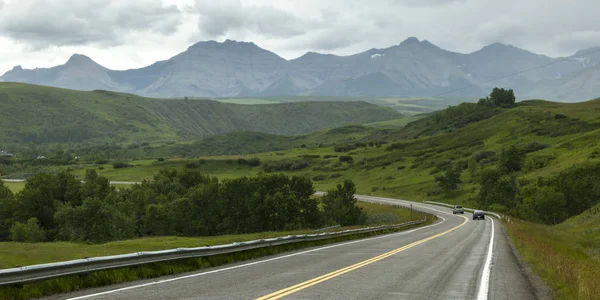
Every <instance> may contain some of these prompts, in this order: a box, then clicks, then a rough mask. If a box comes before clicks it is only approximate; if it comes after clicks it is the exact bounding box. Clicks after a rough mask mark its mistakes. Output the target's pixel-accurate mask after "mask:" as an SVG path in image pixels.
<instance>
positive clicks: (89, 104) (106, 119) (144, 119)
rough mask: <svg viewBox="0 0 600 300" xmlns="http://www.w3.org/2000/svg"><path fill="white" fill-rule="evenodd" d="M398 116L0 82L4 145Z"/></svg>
mask: <svg viewBox="0 0 600 300" xmlns="http://www.w3.org/2000/svg"><path fill="white" fill-rule="evenodd" d="M400 117H401V115H400V114H399V113H398V112H396V111H394V110H393V109H391V108H384V107H380V106H377V105H374V104H369V103H366V102H362V101H352V102H301V103H279V104H264V105H239V104H229V103H221V102H217V101H207V100H161V99H151V98H143V97H139V96H135V95H132V94H120V93H116V92H108V91H102V90H96V91H91V92H84V91H72V90H65V89H58V88H50V87H43V86H34V85H28V84H17V83H0V139H1V140H2V141H4V142H8V143H10V142H13V143H23V142H34V143H47V142H60V143H69V142H75V143H76V142H117V143H122V142H148V141H156V140H163V141H165V140H172V141H175V140H189V139H198V138H202V137H207V136H211V135H216V134H223V133H228V132H236V131H255V132H262V133H269V134H280V135H302V134H307V133H311V132H314V131H318V130H322V129H327V128H334V127H339V126H344V125H349V124H361V123H371V122H377V121H385V120H392V119H397V118H400Z"/></svg>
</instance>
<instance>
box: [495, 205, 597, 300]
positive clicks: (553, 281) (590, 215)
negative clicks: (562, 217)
mask: <svg viewBox="0 0 600 300" xmlns="http://www.w3.org/2000/svg"><path fill="white" fill-rule="evenodd" d="M506 225H507V228H508V230H509V231H508V232H509V236H510V237H511V239H512V240H513V241H514V242H515V245H516V247H517V249H518V250H519V252H520V253H521V254H522V255H523V257H524V259H525V261H526V262H527V263H528V264H530V265H531V266H532V268H533V270H534V271H535V273H536V274H538V275H539V276H541V278H542V279H543V280H544V281H546V282H547V283H548V284H550V285H551V286H552V288H553V290H554V291H555V293H556V295H555V296H556V297H555V298H556V299H591V300H593V299H600V293H598V278H600V205H597V206H596V207H594V208H592V209H590V211H587V212H584V213H582V214H581V215H579V216H576V217H573V218H571V219H569V220H567V221H566V222H564V223H562V224H559V225H555V226H545V225H540V224H533V223H529V222H524V221H519V220H512V222H509V223H507V224H506Z"/></svg>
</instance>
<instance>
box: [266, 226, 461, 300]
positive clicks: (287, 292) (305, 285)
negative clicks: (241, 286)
mask: <svg viewBox="0 0 600 300" xmlns="http://www.w3.org/2000/svg"><path fill="white" fill-rule="evenodd" d="M461 217H462V218H464V219H465V220H464V221H463V222H462V223H461V224H460V225H458V226H456V227H453V228H451V229H450V230H448V231H444V232H442V233H438V234H436V235H432V236H430V237H428V238H424V239H422V240H419V241H416V242H414V243H411V244H408V245H406V246H402V247H400V248H398V249H395V250H392V251H390V252H387V253H384V254H381V255H379V256H376V257H373V258H370V259H367V260H365V261H362V262H359V263H357V264H354V265H351V266H348V267H345V268H343V269H339V270H337V271H333V272H331V273H328V274H325V275H322V276H319V277H317V278H313V279H311V280H307V281H305V282H302V283H299V284H296V285H293V286H290V287H288V288H285V289H282V290H279V291H276V292H273V293H271V294H268V295H266V296H263V297H260V298H256V300H267V299H269V300H274V299H281V298H283V297H285V296H288V295H291V294H293V293H296V292H299V291H301V290H303V289H306V288H309V287H311V286H314V285H317V284H319V283H321V282H324V281H327V280H329V279H332V278H335V277H338V276H340V275H342V274H344V273H348V272H350V271H353V270H356V269H358V268H362V267H364V266H366V265H369V264H372V263H374V262H376V261H380V260H382V259H384V258H387V257H390V256H392V255H394V254H397V253H400V252H402V251H404V250H406V249H410V248H412V247H414V246H417V245H420V244H423V243H425V242H428V241H431V240H433V239H435V238H438V237H441V236H443V235H446V234H448V233H450V232H452V231H455V230H456V229H458V228H460V227H462V226H464V225H465V224H466V223H467V221H468V220H469V219H467V218H466V217H464V216H461Z"/></svg>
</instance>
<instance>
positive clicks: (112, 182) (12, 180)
mask: <svg viewBox="0 0 600 300" xmlns="http://www.w3.org/2000/svg"><path fill="white" fill-rule="evenodd" d="M2 181H4V182H25V181H26V180H25V179H2ZM110 184H114V185H121V184H122V185H133V184H142V183H141V182H137V181H110Z"/></svg>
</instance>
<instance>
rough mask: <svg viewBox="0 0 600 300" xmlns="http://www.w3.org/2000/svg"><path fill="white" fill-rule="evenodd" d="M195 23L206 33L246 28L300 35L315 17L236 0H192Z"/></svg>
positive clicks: (216, 34)
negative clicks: (303, 16) (195, 13)
mask: <svg viewBox="0 0 600 300" xmlns="http://www.w3.org/2000/svg"><path fill="white" fill-rule="evenodd" d="M195 8H196V10H197V13H198V14H199V23H198V27H199V29H200V31H202V32H203V33H204V34H206V35H207V36H208V37H222V36H226V35H227V34H229V33H232V32H243V31H248V32H252V33H256V34H261V35H264V36H271V37H290V36H297V35H301V34H303V33H304V32H306V31H307V30H310V29H311V28H314V26H316V25H317V23H318V22H317V21H315V20H311V19H309V18H302V17H299V16H295V15H293V14H291V13H289V12H286V11H284V10H281V9H278V8H275V7H273V6H266V5H262V6H258V5H244V4H243V3H242V2H241V1H239V0H221V1H219V2H216V1H212V0H196V3H195Z"/></svg>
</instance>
